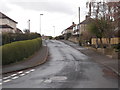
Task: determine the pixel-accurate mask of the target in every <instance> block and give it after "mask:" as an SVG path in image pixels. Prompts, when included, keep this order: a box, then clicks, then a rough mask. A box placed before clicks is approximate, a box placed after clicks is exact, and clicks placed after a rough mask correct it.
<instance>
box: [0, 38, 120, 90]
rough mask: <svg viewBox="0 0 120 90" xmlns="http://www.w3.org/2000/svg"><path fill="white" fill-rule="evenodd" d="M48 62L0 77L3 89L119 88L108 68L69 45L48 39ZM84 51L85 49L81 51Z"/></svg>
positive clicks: (116, 80) (115, 78)
mask: <svg viewBox="0 0 120 90" xmlns="http://www.w3.org/2000/svg"><path fill="white" fill-rule="evenodd" d="M46 43H47V46H48V48H49V58H48V61H47V62H46V63H45V64H43V65H40V66H38V67H36V68H32V69H29V70H25V71H20V72H16V73H12V74H8V75H4V77H3V83H0V84H2V87H3V88H118V79H117V77H116V75H114V74H112V73H113V72H111V71H110V70H109V69H107V68H106V67H104V66H102V65H99V64H97V63H95V62H94V61H92V59H91V57H88V56H86V55H84V54H82V53H81V52H80V51H78V50H76V49H74V48H72V47H71V46H69V45H67V44H65V43H63V42H60V41H57V40H47V41H46ZM81 49H84V48H81Z"/></svg>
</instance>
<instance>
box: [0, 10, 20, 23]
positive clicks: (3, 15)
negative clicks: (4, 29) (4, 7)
mask: <svg viewBox="0 0 120 90" xmlns="http://www.w3.org/2000/svg"><path fill="white" fill-rule="evenodd" d="M0 18H2V19H4V18H7V19H9V20H11V21H13V22H15V23H18V22H16V21H14V20H13V19H11V18H9V17H8V16H6V15H5V14H3V13H2V12H0Z"/></svg>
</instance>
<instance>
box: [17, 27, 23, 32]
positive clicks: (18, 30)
mask: <svg viewBox="0 0 120 90" xmlns="http://www.w3.org/2000/svg"><path fill="white" fill-rule="evenodd" d="M15 33H23V32H22V30H20V29H19V28H17V29H16V32H15Z"/></svg>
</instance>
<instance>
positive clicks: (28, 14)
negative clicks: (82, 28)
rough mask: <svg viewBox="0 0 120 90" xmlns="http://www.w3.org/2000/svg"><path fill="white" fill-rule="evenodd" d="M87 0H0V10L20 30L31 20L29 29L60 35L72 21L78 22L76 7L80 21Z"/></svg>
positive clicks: (84, 12)
mask: <svg viewBox="0 0 120 90" xmlns="http://www.w3.org/2000/svg"><path fill="white" fill-rule="evenodd" d="M86 1H88V0H0V11H1V12H3V13H4V14H6V15H7V16H9V17H10V18H12V19H14V20H15V21H17V22H18V24H17V27H18V28H20V29H21V30H23V29H25V28H28V24H27V21H28V20H29V19H30V20H31V31H32V32H40V14H41V13H42V14H44V15H43V16H41V24H42V25H41V30H42V31H41V32H42V34H45V35H52V36H53V35H54V28H53V26H55V35H56V36H57V35H60V34H61V31H63V30H64V29H66V28H67V27H69V26H70V25H71V24H72V22H75V23H76V24H78V7H81V21H83V20H84V19H85V15H86V14H87V9H86Z"/></svg>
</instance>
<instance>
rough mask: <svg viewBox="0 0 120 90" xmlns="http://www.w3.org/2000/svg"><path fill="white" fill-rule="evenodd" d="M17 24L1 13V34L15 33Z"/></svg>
mask: <svg viewBox="0 0 120 90" xmlns="http://www.w3.org/2000/svg"><path fill="white" fill-rule="evenodd" d="M16 24H17V22H16V21H14V20H13V19H11V18H9V17H8V16H6V15H5V14H3V13H2V12H0V33H4V32H7V33H15V32H16V31H17V27H16Z"/></svg>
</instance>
